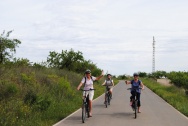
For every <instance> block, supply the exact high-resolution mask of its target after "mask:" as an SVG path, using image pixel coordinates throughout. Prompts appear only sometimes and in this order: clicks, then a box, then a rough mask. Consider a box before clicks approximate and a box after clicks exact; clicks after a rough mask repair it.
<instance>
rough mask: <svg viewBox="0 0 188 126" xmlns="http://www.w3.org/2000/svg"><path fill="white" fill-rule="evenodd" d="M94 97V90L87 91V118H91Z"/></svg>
mask: <svg viewBox="0 0 188 126" xmlns="http://www.w3.org/2000/svg"><path fill="white" fill-rule="evenodd" d="M93 96H94V90H92V91H89V116H90V117H91V116H92V115H91V112H92V100H93Z"/></svg>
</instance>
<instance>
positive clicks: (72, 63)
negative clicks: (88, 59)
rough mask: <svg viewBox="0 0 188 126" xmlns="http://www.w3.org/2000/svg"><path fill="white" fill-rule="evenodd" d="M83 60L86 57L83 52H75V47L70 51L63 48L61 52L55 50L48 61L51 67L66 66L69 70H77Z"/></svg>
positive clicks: (61, 67)
mask: <svg viewBox="0 0 188 126" xmlns="http://www.w3.org/2000/svg"><path fill="white" fill-rule="evenodd" d="M83 61H84V57H83V56H82V52H80V51H78V52H75V51H74V50H73V49H71V50H70V51H67V50H65V51H63V50H62V52H61V53H57V52H55V51H53V52H50V55H49V56H48V57H47V62H48V63H49V66H50V67H56V68H60V69H63V68H66V69H68V70H75V69H76V68H77V65H78V64H79V63H81V62H83Z"/></svg>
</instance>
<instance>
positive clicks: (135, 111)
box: [134, 100, 137, 119]
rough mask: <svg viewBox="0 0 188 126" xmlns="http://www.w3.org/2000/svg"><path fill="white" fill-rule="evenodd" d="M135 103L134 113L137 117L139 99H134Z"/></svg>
mask: <svg viewBox="0 0 188 126" xmlns="http://www.w3.org/2000/svg"><path fill="white" fill-rule="evenodd" d="M134 102H135V104H134V114H135V119H136V117H137V100H135V101H134Z"/></svg>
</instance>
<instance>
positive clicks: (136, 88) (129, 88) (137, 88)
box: [127, 87, 142, 90]
mask: <svg viewBox="0 0 188 126" xmlns="http://www.w3.org/2000/svg"><path fill="white" fill-rule="evenodd" d="M131 89H133V90H136V89H142V88H140V87H139V88H127V90H131Z"/></svg>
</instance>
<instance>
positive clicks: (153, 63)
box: [152, 36, 155, 73]
mask: <svg viewBox="0 0 188 126" xmlns="http://www.w3.org/2000/svg"><path fill="white" fill-rule="evenodd" d="M154 72H155V38H154V36H153V62H152V73H154Z"/></svg>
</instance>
